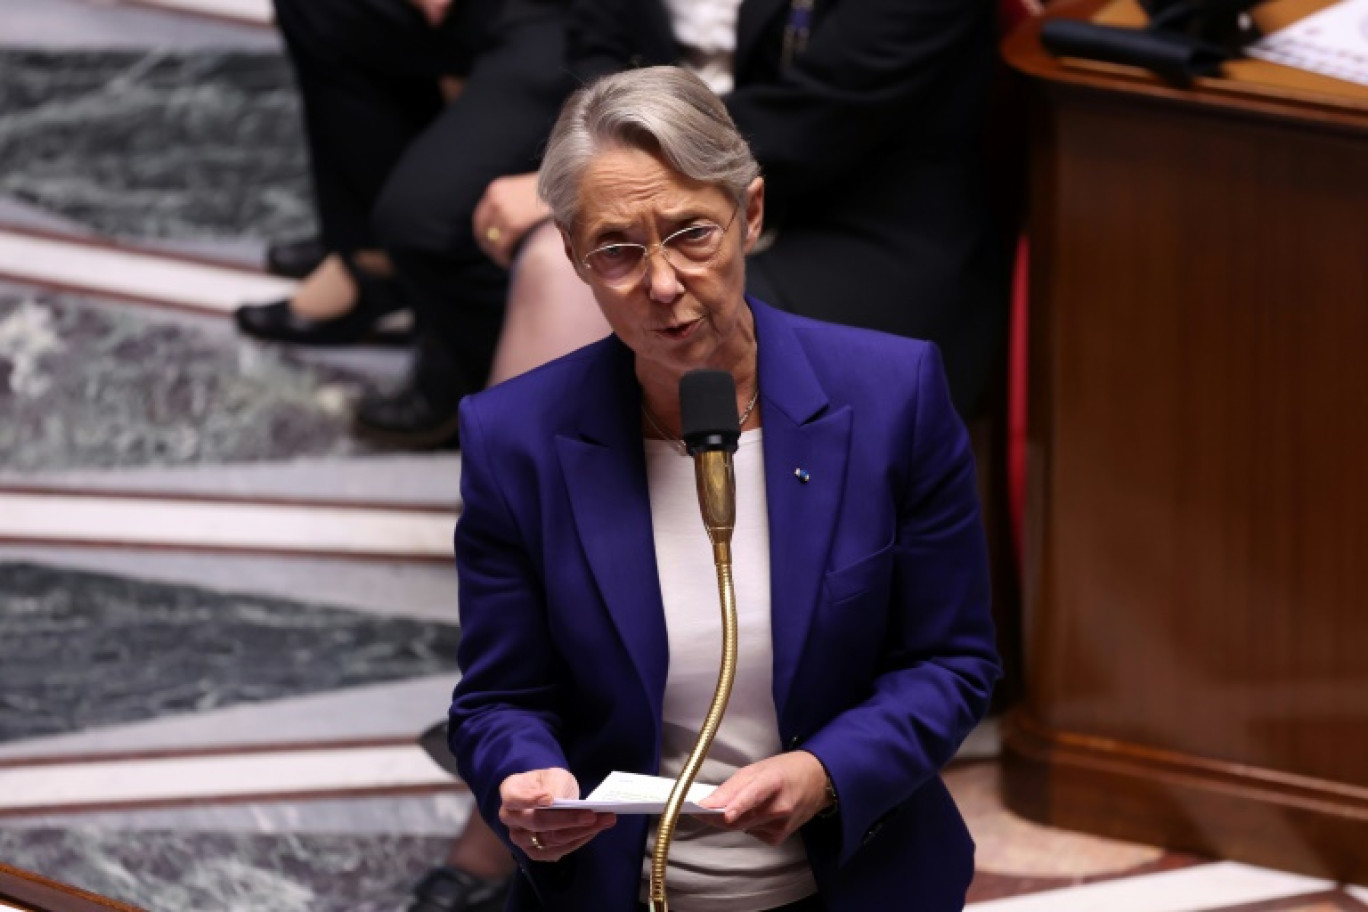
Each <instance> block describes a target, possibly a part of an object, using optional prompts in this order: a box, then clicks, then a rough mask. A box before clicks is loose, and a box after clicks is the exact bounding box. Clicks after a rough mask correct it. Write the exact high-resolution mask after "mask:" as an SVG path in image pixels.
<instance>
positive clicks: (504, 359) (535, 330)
mask: <svg viewBox="0 0 1368 912" xmlns="http://www.w3.org/2000/svg"><path fill="white" fill-rule="evenodd" d="M512 275H513V280H512V283H511V284H510V286H509V289H508V305H507V313H506V314H505V316H504V324H503V334H502V335H501V336H500V337H499V347H498V349H497V350H496V351H495V353H494V368H493V370H492V371H491V373H490V378H489V382H490V383H491V384H494V383H498V382H500V381H503V380H507V379H508V378H509V377H516V376H517V375H518V374H521V373H523V372H524V371H529V370H531V369H532V368H534V367H537V366H538V365H541V364H545V363H546V362H547V361H550V360H551V359H553V358H558V357H560V356H561V355H564V354H566V353H568V352H572V351H574V350H575V349H577V348H579V347H581V346H583V345H588V344H589V343H590V342H593V341H594V340H596V339H602V338H603V337H604V336H606V335H608V332H609V329H608V322H607V321H606V320H604V319H603V314H602V313H601V312H600V311H599V308H598V304H597V303H596V302H595V301H594V296H593V294H592V293H591V292H590V291H589V286H587V285H585V284H584V283H583V282H581V281H580V279H579V276H577V275H576V274H575V270H574V268H573V267H572V266H571V265H570V261H569V259H567V258H566V256H565V248H564V246H563V244H562V242H561V236H560V232H559V231H557V230H556V226H555V225H553V224H551V223H550V222H545V223H543V224H542V225H541V226H540V227H538V228H536V229H534V230H533V231H532V233H531V234H529V235H528V236H527V238H526V239H525V240H524V241H523V244H522V248H521V249H520V250H519V252H518V254H517V257H516V259H515V260H514V262H513V273H512Z"/></svg>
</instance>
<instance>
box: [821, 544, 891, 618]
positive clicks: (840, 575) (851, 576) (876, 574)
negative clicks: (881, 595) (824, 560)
mask: <svg viewBox="0 0 1368 912" xmlns="http://www.w3.org/2000/svg"><path fill="white" fill-rule="evenodd" d="M896 545H897V542H896V541H891V542H889V543H888V544H887V545H885V546H884V547H882V548H880V549H879V550H878V551H875V552H874V553H873V554H870V555H868V556H867V557H862V558H860V559H859V560H857V561H855V562H854V563H853V564H847V565H846V566H844V567H842V568H841V569H839V570H832V571H831V572H829V573H828V574H827V575H826V593H827V599H828V601H829V602H830V603H831V604H833V605H839V604H840V603H842V602H847V601H850V600H851V599H853V598H856V597H858V596H861V595H864V594H865V593H868V592H876V591H882V592H887V591H888V587H889V584H890V582H891V581H892V579H893V552H894V550H895V547H896Z"/></svg>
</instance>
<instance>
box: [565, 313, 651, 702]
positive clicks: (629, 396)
mask: <svg viewBox="0 0 1368 912" xmlns="http://www.w3.org/2000/svg"><path fill="white" fill-rule="evenodd" d="M612 348H613V349H614V351H613V355H612V356H611V357H609V358H606V359H604V361H602V362H601V363H600V364H599V366H598V369H597V370H596V371H595V373H594V374H592V375H591V377H590V378H589V380H588V382H587V383H586V385H585V386H586V388H585V390H584V391H583V393H584V394H583V396H582V401H584V402H585V403H587V407H586V408H585V409H584V411H583V415H584V417H583V420H582V421H581V424H580V432H579V434H578V435H573V436H572V435H564V434H563V435H559V436H557V437H556V441H555V446H556V454H557V457H558V458H559V460H560V465H561V470H562V472H563V473H564V477H565V486H566V490H567V491H568V492H569V496H570V506H571V511H572V513H573V514H574V522H575V527H576V530H577V531H578V533H579V540H580V542H581V543H582V544H583V547H584V553H585V557H586V558H587V560H588V562H589V566H590V568H591V569H592V571H593V574H594V580H595V582H596V583H597V584H598V589H599V594H600V596H601V597H602V599H603V604H604V606H605V607H606V608H607V610H608V615H609V617H610V619H611V621H612V624H613V626H614V627H615V628H616V630H617V633H618V636H619V637H620V639H621V641H622V645H623V648H624V649H625V650H626V651H627V654H628V656H630V658H631V661H632V664H633V666H634V667H635V668H636V672H637V676H638V677H639V678H640V680H641V684H642V687H643V688H644V689H645V693H646V697H647V699H648V701H649V705H650V706H651V707H652V710H653V712H654V714H655V716H656V718H657V720H658V719H659V715H660V707H661V704H662V701H663V699H664V694H665V673H666V668H667V664H668V661H669V658H668V652H669V646H668V642H667V640H666V634H665V609H664V606H663V604H662V603H661V598H660V580H659V577H658V575H657V573H656V559H655V540H654V537H653V534H652V531H651V506H650V503H651V502H650V496H649V493H648V492H647V489H646V463H645V455H644V452H643V449H642V445H641V432H640V425H639V423H638V421H637V418H636V416H637V415H638V414H639V412H640V401H641V400H640V392H639V390H638V388H637V383H636V377H635V375H634V374H633V372H632V356H631V352H630V350H628V349H627V348H626V346H623V345H622V344H621V343H618V342H616V340H614V343H613V345H612Z"/></svg>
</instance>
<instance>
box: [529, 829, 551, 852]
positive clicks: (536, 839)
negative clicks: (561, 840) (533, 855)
mask: <svg viewBox="0 0 1368 912" xmlns="http://www.w3.org/2000/svg"><path fill="white" fill-rule="evenodd" d="M527 840H528V842H530V843H532V848H534V849H544V848H546V845H545V843H543V842H542V841H541V837H540V836H538V835H537V834H536V833H532V834H531V835H530V836H528V837H527Z"/></svg>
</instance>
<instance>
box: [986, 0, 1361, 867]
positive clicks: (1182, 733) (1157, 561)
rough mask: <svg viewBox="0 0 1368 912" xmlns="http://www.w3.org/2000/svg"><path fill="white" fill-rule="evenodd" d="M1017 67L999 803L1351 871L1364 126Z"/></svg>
mask: <svg viewBox="0 0 1368 912" xmlns="http://www.w3.org/2000/svg"><path fill="white" fill-rule="evenodd" d="M1094 5H1095V4H1094ZM1009 56H1010V51H1009ZM1030 60H1031V64H1030V65H1031V67H1032V68H1033V69H1034V71H1035V74H1036V75H1037V76H1043V77H1048V80H1047V81H1045V82H1043V83H1041V85H1040V89H1039V97H1038V98H1037V102H1038V105H1037V107H1036V108H1035V110H1034V113H1035V115H1036V121H1035V125H1034V129H1035V137H1034V141H1033V148H1032V154H1033V165H1032V167H1033V190H1032V201H1031V206H1032V226H1031V235H1032V243H1033V250H1034V260H1033V264H1032V265H1033V286H1032V365H1031V369H1032V375H1031V392H1032V403H1031V405H1032V408H1031V427H1030V451H1029V459H1030V468H1029V473H1028V478H1029V490H1028V512H1029V520H1028V524H1027V531H1028V539H1027V585H1026V593H1025V595H1026V639H1027V642H1026V666H1027V667H1026V672H1027V684H1026V700H1025V702H1024V704H1023V705H1022V706H1021V708H1020V709H1019V710H1018V712H1017V713H1016V715H1015V717H1014V719H1013V724H1012V725H1010V726H1009V727H1008V734H1007V737H1006V745H1007V749H1008V754H1009V763H1010V764H1011V767H1010V770H1009V778H1008V784H1007V790H1008V794H1007V797H1008V801H1009V804H1011V805H1012V806H1013V807H1014V808H1016V809H1017V810H1019V811H1021V812H1022V813H1026V814H1027V815H1028V816H1032V817H1034V818H1035V819H1039V820H1044V821H1047V822H1055V823H1064V824H1066V825H1075V826H1079V827H1080V828H1085V829H1090V830H1093V831H1096V832H1104V833H1107V834H1108V835H1115V836H1122V837H1127V838H1133V839H1147V840H1151V841H1157V842H1162V843H1165V844H1167V845H1170V846H1171V847H1173V848H1179V849H1184V850H1188V851H1202V852H1212V853H1215V854H1221V855H1226V856H1228V857H1233V858H1243V859H1247V860H1251V861H1257V862H1260V863H1264V864H1274V865H1278V864H1281V865H1283V866H1286V867H1289V868H1292V869H1295V870H1304V871H1309V872H1312V873H1317V874H1323V875H1329V876H1338V877H1346V878H1350V879H1354V880H1357V881H1358V882H1364V881H1368V852H1363V851H1362V846H1364V845H1368V760H1366V759H1365V758H1368V584H1366V583H1365V577H1364V575H1363V574H1362V573H1361V572H1360V569H1359V565H1360V563H1361V562H1362V560H1363V558H1364V556H1365V555H1368V480H1366V479H1365V465H1368V402H1365V399H1368V114H1353V113H1346V112H1345V111H1343V110H1341V111H1340V112H1339V113H1336V114H1334V115H1333V116H1329V115H1327V114H1326V111H1322V112H1320V114H1319V115H1318V116H1315V117H1308V116H1302V115H1304V114H1305V111H1299V112H1297V116H1292V115H1290V114H1289V115H1288V116H1282V113H1281V112H1279V111H1278V110H1277V108H1276V106H1273V105H1271V104H1270V103H1268V102H1267V100H1266V99H1257V100H1255V101H1252V102H1250V103H1248V104H1246V103H1244V102H1242V101H1239V100H1232V99H1235V97H1236V96H1235V95H1234V94H1233V93H1227V94H1225V95H1223V96H1222V97H1221V98H1219V99H1215V100H1213V99H1212V98H1211V97H1209V96H1208V95H1207V94H1206V93H1204V92H1203V91H1202V90H1197V91H1195V92H1193V93H1188V94H1187V95H1186V96H1184V95H1183V94H1182V93H1181V92H1179V90H1173V89H1168V88H1164V89H1162V91H1151V89H1152V88H1153V86H1151V85H1149V84H1148V83H1146V82H1145V81H1144V80H1141V81H1140V82H1138V83H1137V82H1131V81H1124V82H1122V83H1118V84H1116V85H1111V84H1108V83H1107V81H1106V79H1105V78H1104V77H1101V76H1096V75H1090V76H1089V77H1088V79H1089V80H1091V81H1080V80H1079V79H1078V78H1077V77H1076V76H1074V75H1069V76H1067V77H1059V78H1055V74H1054V72H1053V71H1051V70H1050V69H1049V65H1048V64H1047V63H1045V62H1042V61H1041V60H1040V59H1039V58H1037V57H1031V58H1030ZM1328 110H1329V109H1328V108H1327V111H1328ZM1322 115H1324V116H1322Z"/></svg>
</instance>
